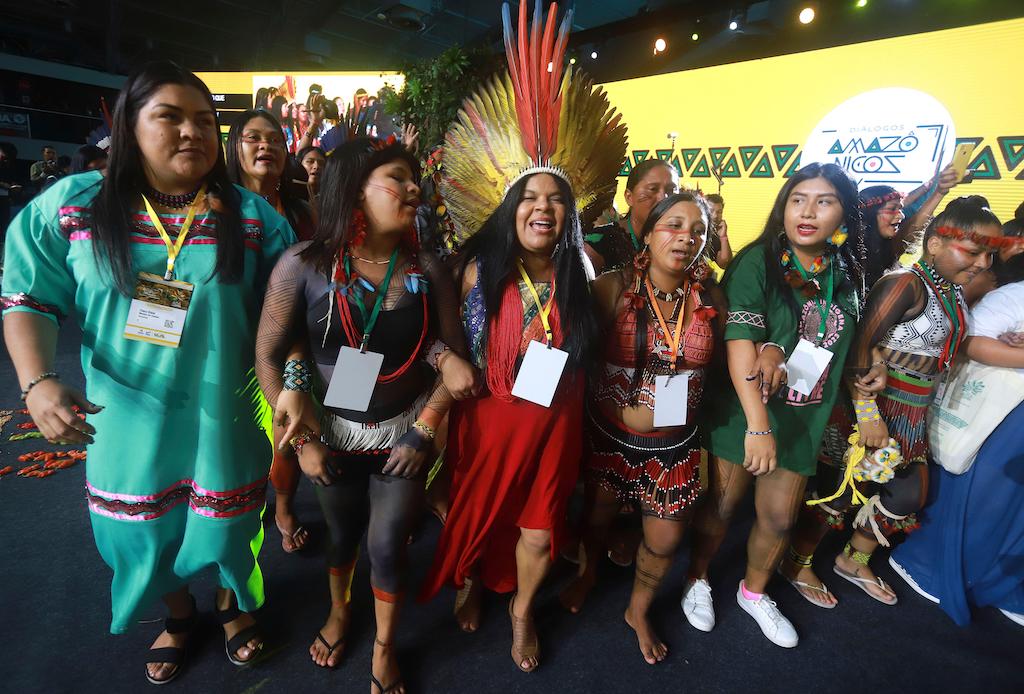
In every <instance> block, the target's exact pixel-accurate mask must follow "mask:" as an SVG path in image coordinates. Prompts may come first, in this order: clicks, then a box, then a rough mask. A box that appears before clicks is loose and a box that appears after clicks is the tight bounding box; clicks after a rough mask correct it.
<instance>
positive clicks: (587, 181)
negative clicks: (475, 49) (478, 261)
mask: <svg viewBox="0 0 1024 694" xmlns="http://www.w3.org/2000/svg"><path fill="white" fill-rule="evenodd" d="M526 5H527V2H526V0H523V1H522V2H520V4H519V27H518V36H516V35H515V34H514V33H513V30H512V20H511V13H510V10H509V5H508V3H507V2H506V3H504V4H503V5H502V8H501V13H502V17H501V18H502V23H503V25H504V32H505V55H506V57H507V59H508V72H506V73H504V74H499V75H497V76H495V77H494V78H493V79H492V80H491V81H490V82H488V83H487V84H485V85H484V86H483V87H482V88H481V89H480V90H479V91H477V92H476V93H475V94H473V96H471V97H470V98H468V99H467V100H466V101H465V102H464V103H463V107H462V109H461V110H460V111H459V116H458V120H457V121H456V123H455V124H454V125H453V126H452V127H451V129H450V130H449V131H448V133H447V134H446V135H445V154H444V171H443V173H442V179H441V192H442V195H443V196H444V199H445V202H446V204H447V206H448V210H449V213H450V214H451V217H452V220H453V221H454V223H455V229H456V234H457V236H458V239H459V240H460V241H462V240H465V239H466V238H467V237H468V236H470V235H472V234H474V233H476V231H478V230H479V229H480V227H481V226H482V225H483V223H484V222H485V221H486V220H487V218H488V217H489V216H490V215H491V213H492V212H493V211H494V210H495V208H497V207H498V205H500V204H501V201H502V200H503V199H504V197H505V194H506V193H507V192H508V190H509V188H511V187H512V186H513V185H514V184H515V183H516V182H517V181H519V180H520V179H522V178H523V177H524V176H529V175H531V174H535V173H549V174H552V175H554V176H558V177H559V178H562V179H564V180H566V181H567V182H568V183H569V185H570V187H571V188H572V190H573V194H574V195H575V197H576V206H577V211H578V212H579V215H580V219H581V221H583V223H584V224H586V223H587V222H589V221H592V220H593V219H595V218H596V217H597V216H598V215H599V214H600V213H601V212H602V211H603V210H604V209H605V208H606V207H608V206H609V205H610V204H611V202H612V199H613V198H614V196H615V177H616V175H617V174H618V172H619V169H620V167H621V166H622V159H623V157H624V156H625V153H626V126H625V125H624V124H622V123H620V119H621V116H620V115H619V114H616V113H615V111H614V109H612V107H611V105H610V104H609V102H608V97H607V96H606V95H605V93H604V90H602V89H600V88H597V89H595V88H594V84H593V82H591V81H590V80H589V79H587V78H586V77H584V76H583V75H582V74H580V73H577V74H573V70H572V67H571V66H570V67H568V68H566V67H564V66H563V59H564V58H565V51H566V47H567V45H568V38H569V28H570V27H571V26H572V15H573V12H572V10H571V9H570V10H569V11H568V12H566V14H565V17H564V18H563V19H562V23H561V25H560V27H559V29H558V32H557V36H556V32H555V22H556V20H557V16H558V3H557V2H552V3H551V7H550V8H549V9H548V15H547V21H546V23H545V26H544V27H543V33H542V31H541V24H542V16H543V13H542V11H541V3H540V0H536V4H535V6H534V12H533V22H532V26H530V27H529V30H527V22H526Z"/></svg>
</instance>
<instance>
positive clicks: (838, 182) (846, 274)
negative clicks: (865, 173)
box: [729, 162, 865, 320]
mask: <svg viewBox="0 0 1024 694" xmlns="http://www.w3.org/2000/svg"><path fill="white" fill-rule="evenodd" d="M812 178H824V179H825V180H826V181H828V182H829V183H830V184H831V185H832V187H833V188H835V190H836V194H837V195H838V196H839V204H840V205H842V207H843V224H844V225H845V226H846V232H847V234H848V235H849V236H848V238H847V240H846V243H844V244H843V245H842V246H840V247H839V248H838V249H837V250H836V251H835V259H836V260H838V261H839V263H840V268H841V269H842V271H843V272H842V273H841V275H840V277H841V278H842V282H841V284H840V285H839V286H840V287H841V288H842V287H845V288H847V289H851V288H852V289H853V291H854V292H855V294H856V296H857V301H858V303H860V302H862V301H863V299H864V260H865V250H864V231H863V222H862V220H861V213H860V208H859V207H858V196H857V185H856V184H855V183H854V182H853V179H851V178H850V176H849V175H848V174H847V173H846V172H845V171H843V169H842V168H840V167H839V166H837V165H836V164H820V163H817V162H815V163H813V164H808V165H807V166H805V167H803V168H801V169H800V170H798V171H797V172H796V173H794V174H793V175H792V176H791V177H790V179H789V180H788V181H786V183H785V185H783V186H782V189H781V190H780V191H779V194H778V195H777V196H776V198H775V204H774V205H772V211H771V213H770V214H769V215H768V221H767V222H765V225H764V230H763V231H762V232H761V235H760V236H758V237H757V239H755V240H754V242H753V243H752V244H750V245H749V246H747V247H746V248H744V249H743V250H742V251H740V252H739V253H738V254H737V255H736V258H735V259H733V262H732V263H730V264H729V265H730V269H731V268H732V267H735V266H739V263H738V262H737V261H738V260H739V259H740V257H741V256H743V255H745V254H746V253H748V252H749V251H750V249H752V248H756V247H758V246H761V247H763V248H764V256H765V258H764V265H765V283H766V284H767V286H768V291H770V292H772V291H774V292H779V293H780V294H781V295H782V297H783V300H784V301H785V302H786V304H787V305H789V307H790V308H791V309H792V310H793V315H794V316H796V317H797V320H799V315H800V314H799V311H800V307H799V306H797V303H796V299H795V298H794V296H793V292H792V291H791V289H790V286H789V284H788V283H787V282H786V278H785V274H784V273H785V271H784V269H783V267H782V263H781V262H780V258H781V256H782V251H783V250H784V249H786V248H788V247H789V241H788V239H787V238H786V223H785V220H786V203H787V202H788V200H789V196H790V194H791V193H792V192H793V189H794V188H796V187H797V186H798V185H799V184H801V183H803V182H804V181H809V180H811V179H812Z"/></svg>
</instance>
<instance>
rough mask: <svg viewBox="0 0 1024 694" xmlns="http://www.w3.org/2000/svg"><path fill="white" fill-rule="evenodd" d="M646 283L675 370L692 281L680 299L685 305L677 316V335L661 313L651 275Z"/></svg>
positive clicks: (687, 284)
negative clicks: (669, 327)
mask: <svg viewBox="0 0 1024 694" xmlns="http://www.w3.org/2000/svg"><path fill="white" fill-rule="evenodd" d="M646 284H647V296H649V297H650V299H651V308H653V309H654V315H655V316H657V317H658V322H659V323H660V324H661V330H662V332H664V333H665V341H666V342H667V343H668V346H669V348H670V349H671V350H672V371H675V370H676V362H677V361H678V360H679V343H680V341H681V340H682V339H683V324H684V323H685V321H686V301H687V299H688V298H689V296H690V283H689V282H687V283H686V289H685V290H683V296H682V298H681V299H680V300H681V301H682V302H683V306H682V308H681V309H680V310H679V316H678V317H677V318H676V332H675V335H673V334H672V333H671V332H669V329H668V323H666V322H665V316H664V315H662V313H661V306H659V305H658V298H657V297H656V296H654V288H653V287H652V286H651V278H650V277H648V278H647V279H646Z"/></svg>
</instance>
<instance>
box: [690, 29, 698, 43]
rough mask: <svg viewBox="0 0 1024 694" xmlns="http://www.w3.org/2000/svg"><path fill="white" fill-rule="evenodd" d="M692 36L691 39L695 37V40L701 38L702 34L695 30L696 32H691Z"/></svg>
mask: <svg viewBox="0 0 1024 694" xmlns="http://www.w3.org/2000/svg"><path fill="white" fill-rule="evenodd" d="M690 38H691V39H693V40H694V41H696V40H697V39H699V38H700V34H698V33H697V32H696V31H695V32H693V33H692V34H690Z"/></svg>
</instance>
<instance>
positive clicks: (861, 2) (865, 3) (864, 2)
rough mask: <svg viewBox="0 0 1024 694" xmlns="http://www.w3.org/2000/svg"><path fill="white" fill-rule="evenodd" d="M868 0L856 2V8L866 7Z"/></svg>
mask: <svg viewBox="0 0 1024 694" xmlns="http://www.w3.org/2000/svg"><path fill="white" fill-rule="evenodd" d="M867 6H868V0H857V7H867Z"/></svg>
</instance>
